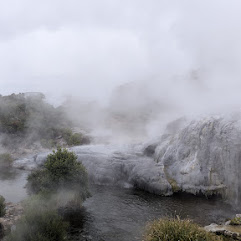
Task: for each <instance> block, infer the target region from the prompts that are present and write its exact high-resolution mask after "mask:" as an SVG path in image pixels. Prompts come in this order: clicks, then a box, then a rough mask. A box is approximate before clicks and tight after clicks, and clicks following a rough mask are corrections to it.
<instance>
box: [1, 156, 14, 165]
mask: <svg viewBox="0 0 241 241" xmlns="http://www.w3.org/2000/svg"><path fill="white" fill-rule="evenodd" d="M12 162H13V158H12V156H11V154H9V153H2V154H0V166H10V165H11V164H12Z"/></svg>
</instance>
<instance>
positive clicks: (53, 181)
mask: <svg viewBox="0 0 241 241" xmlns="http://www.w3.org/2000/svg"><path fill="white" fill-rule="evenodd" d="M27 187H28V189H29V190H30V192H32V193H35V194H36V193H44V194H46V193H56V192H59V191H61V190H67V191H73V193H74V194H75V198H76V199H78V200H81V201H83V200H85V199H86V198H87V197H88V196H89V192H88V175H87V172H86V170H85V168H84V166H83V165H82V164H81V163H80V162H78V161H77V156H76V155H75V154H74V153H73V152H70V151H68V150H67V149H61V148H58V149H57V151H53V153H52V154H50V155H48V157H47V161H46V162H45V164H44V166H43V168H42V169H41V170H35V171H33V172H32V173H31V174H30V175H29V176H28V184H27Z"/></svg>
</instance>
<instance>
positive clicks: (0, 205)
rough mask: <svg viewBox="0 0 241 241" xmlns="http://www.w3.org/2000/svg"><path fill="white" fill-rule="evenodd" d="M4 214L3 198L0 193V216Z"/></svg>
mask: <svg viewBox="0 0 241 241" xmlns="http://www.w3.org/2000/svg"><path fill="white" fill-rule="evenodd" d="M4 215H5V199H4V197H2V196H1V195H0V217H3V216H4Z"/></svg>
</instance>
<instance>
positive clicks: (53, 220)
mask: <svg viewBox="0 0 241 241" xmlns="http://www.w3.org/2000/svg"><path fill="white" fill-rule="evenodd" d="M29 204H30V206H29V207H28V208H27V209H25V214H24V216H22V217H21V218H20V220H19V221H18V223H17V225H16V229H15V230H14V231H13V232H12V233H11V234H9V236H7V238H6V241H57V240H58V241H64V240H67V228H68V223H66V222H64V221H63V219H62V217H61V216H60V215H58V213H57V211H56V210H50V209H49V208H47V207H46V206H45V205H42V204H41V203H38V202H36V201H35V202H33V203H29ZM36 204H38V205H36Z"/></svg>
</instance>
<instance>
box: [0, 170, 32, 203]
mask: <svg viewBox="0 0 241 241" xmlns="http://www.w3.org/2000/svg"><path fill="white" fill-rule="evenodd" d="M27 176H28V172H26V171H23V170H17V169H14V168H6V167H5V168H0V195H2V196H3V197H4V198H5V199H6V201H7V202H14V203H16V202H20V201H22V200H23V199H24V198H25V197H26V196H27V193H26V189H25V188H24V186H25V184H26V178H27Z"/></svg>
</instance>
